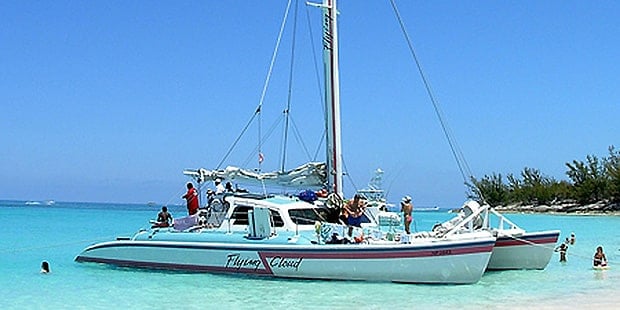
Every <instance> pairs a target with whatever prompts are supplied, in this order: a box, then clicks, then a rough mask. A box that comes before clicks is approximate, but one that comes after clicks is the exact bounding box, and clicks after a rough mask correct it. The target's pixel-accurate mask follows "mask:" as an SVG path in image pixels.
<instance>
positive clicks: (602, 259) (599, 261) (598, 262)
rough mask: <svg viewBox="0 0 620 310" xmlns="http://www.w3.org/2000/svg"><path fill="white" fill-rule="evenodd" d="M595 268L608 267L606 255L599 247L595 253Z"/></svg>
mask: <svg viewBox="0 0 620 310" xmlns="http://www.w3.org/2000/svg"><path fill="white" fill-rule="evenodd" d="M593 263H594V267H597V266H600V267H605V266H607V257H606V256H605V253H603V247H602V246H599V247H597V248H596V253H594V260H593Z"/></svg>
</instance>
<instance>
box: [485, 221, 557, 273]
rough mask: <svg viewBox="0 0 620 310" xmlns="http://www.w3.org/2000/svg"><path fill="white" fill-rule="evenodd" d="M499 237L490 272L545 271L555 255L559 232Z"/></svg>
mask: <svg viewBox="0 0 620 310" xmlns="http://www.w3.org/2000/svg"><path fill="white" fill-rule="evenodd" d="M498 232H499V235H498V237H497V241H496V243H495V247H494V248H493V254H492V255H491V260H490V261H489V266H488V268H487V269H488V270H508V269H545V267H547V265H548V264H549V261H550V260H551V256H552V255H553V249H554V248H555V245H556V242H557V241H558V237H559V236H560V231H559V230H551V231H542V232H526V233H523V234H518V235H511V234H509V233H506V234H502V231H498Z"/></svg>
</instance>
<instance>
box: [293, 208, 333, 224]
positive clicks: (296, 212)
mask: <svg viewBox="0 0 620 310" xmlns="http://www.w3.org/2000/svg"><path fill="white" fill-rule="evenodd" d="M288 215H289V216H290V217H291V220H292V221H293V223H296V224H298V225H314V223H315V222H317V221H318V222H324V221H326V220H327V219H328V213H327V210H325V209H317V208H309V209H292V210H289V211H288Z"/></svg>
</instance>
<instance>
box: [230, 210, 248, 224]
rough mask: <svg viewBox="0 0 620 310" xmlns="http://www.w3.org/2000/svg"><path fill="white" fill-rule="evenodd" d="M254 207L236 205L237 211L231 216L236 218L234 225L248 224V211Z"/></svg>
mask: <svg viewBox="0 0 620 310" xmlns="http://www.w3.org/2000/svg"><path fill="white" fill-rule="evenodd" d="M252 209H253V208H252V207H248V206H237V207H235V211H233V214H232V216H231V218H232V219H233V220H235V221H234V223H233V225H248V211H250V210H252Z"/></svg>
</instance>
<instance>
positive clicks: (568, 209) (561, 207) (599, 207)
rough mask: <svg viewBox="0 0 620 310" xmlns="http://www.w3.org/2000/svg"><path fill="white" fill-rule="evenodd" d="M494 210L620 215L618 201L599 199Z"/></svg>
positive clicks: (511, 206)
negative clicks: (591, 201) (586, 202)
mask: <svg viewBox="0 0 620 310" xmlns="http://www.w3.org/2000/svg"><path fill="white" fill-rule="evenodd" d="M494 209H495V210H497V211H498V212H501V213H525V214H552V215H576V216H579V215H614V216H616V215H620V203H617V202H616V203H613V202H607V201H599V202H596V203H592V204H586V205H580V204H578V203H576V202H573V201H560V202H557V203H553V204H549V205H546V204H523V203H515V204H509V205H506V206H502V205H499V206H496V207H494Z"/></svg>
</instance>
